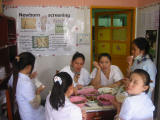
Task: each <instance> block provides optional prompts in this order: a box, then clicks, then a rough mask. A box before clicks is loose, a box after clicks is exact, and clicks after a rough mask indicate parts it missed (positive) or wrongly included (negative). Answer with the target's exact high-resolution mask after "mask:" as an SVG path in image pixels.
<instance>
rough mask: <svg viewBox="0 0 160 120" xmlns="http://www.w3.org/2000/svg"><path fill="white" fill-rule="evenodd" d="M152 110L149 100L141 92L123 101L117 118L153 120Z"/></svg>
mask: <svg viewBox="0 0 160 120" xmlns="http://www.w3.org/2000/svg"><path fill="white" fill-rule="evenodd" d="M154 109H155V107H154V105H153V103H152V101H151V99H150V98H149V96H148V95H147V94H146V93H144V92H143V93H141V94H139V95H135V96H130V97H127V98H126V99H125V101H124V102H123V104H122V107H121V111H120V114H119V118H120V119H121V120H153V111H154Z"/></svg>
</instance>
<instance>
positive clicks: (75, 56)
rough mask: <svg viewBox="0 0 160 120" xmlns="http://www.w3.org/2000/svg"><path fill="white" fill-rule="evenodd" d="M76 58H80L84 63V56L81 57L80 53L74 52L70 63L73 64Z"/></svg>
mask: <svg viewBox="0 0 160 120" xmlns="http://www.w3.org/2000/svg"><path fill="white" fill-rule="evenodd" d="M77 58H82V59H83V61H85V57H84V55H83V54H82V53H79V52H76V53H75V54H74V55H73V57H72V62H73V61H74V60H76V59H77Z"/></svg>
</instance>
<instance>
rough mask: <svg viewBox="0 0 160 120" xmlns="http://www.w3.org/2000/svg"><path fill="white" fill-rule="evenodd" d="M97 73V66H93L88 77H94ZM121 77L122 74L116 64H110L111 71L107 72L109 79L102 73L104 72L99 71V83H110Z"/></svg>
mask: <svg viewBox="0 0 160 120" xmlns="http://www.w3.org/2000/svg"><path fill="white" fill-rule="evenodd" d="M96 73H97V68H94V69H93V71H92V73H91V76H90V78H91V79H94V78H95V76H96ZM121 79H123V74H122V72H121V70H120V69H119V67H118V66H116V65H111V71H110V74H109V79H108V78H107V77H106V76H105V75H104V73H103V72H102V71H101V85H104V86H106V85H111V84H113V83H114V82H117V81H119V80H121Z"/></svg>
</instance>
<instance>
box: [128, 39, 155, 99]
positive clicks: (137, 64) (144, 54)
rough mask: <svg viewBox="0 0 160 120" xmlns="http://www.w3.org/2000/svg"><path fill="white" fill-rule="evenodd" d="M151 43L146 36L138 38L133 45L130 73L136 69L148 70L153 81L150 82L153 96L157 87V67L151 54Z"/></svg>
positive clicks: (129, 61)
mask: <svg viewBox="0 0 160 120" xmlns="http://www.w3.org/2000/svg"><path fill="white" fill-rule="evenodd" d="M149 49H150V46H149V43H148V41H147V40H146V39H145V38H136V39H135V40H134V41H133V45H132V51H131V52H132V55H133V56H130V57H129V59H128V65H129V66H128V74H130V72H132V71H134V70H135V69H143V70H145V71H147V72H148V74H149V75H150V78H151V80H152V82H151V83H150V89H149V92H148V95H149V96H150V97H151V96H152V92H153V90H154V88H155V79H156V74H157V69H156V66H155V64H154V63H153V61H152V60H151V58H150V55H149Z"/></svg>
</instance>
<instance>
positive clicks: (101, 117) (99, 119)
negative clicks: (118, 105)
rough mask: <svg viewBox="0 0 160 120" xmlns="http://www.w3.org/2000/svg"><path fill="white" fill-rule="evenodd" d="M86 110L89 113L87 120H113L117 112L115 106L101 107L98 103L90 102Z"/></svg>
mask: <svg viewBox="0 0 160 120" xmlns="http://www.w3.org/2000/svg"><path fill="white" fill-rule="evenodd" d="M86 105H87V106H86V107H84V109H85V110H86V112H87V120H113V118H114V116H115V115H116V110H115V108H114V107H113V105H108V106H99V105H98V104H97V102H94V101H90V102H88V103H87V104H86Z"/></svg>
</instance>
